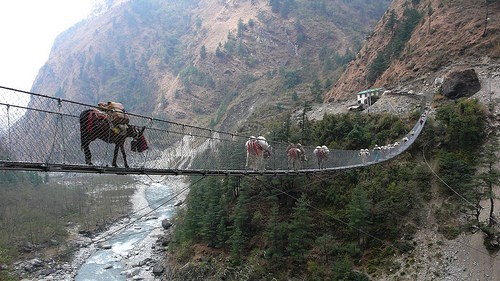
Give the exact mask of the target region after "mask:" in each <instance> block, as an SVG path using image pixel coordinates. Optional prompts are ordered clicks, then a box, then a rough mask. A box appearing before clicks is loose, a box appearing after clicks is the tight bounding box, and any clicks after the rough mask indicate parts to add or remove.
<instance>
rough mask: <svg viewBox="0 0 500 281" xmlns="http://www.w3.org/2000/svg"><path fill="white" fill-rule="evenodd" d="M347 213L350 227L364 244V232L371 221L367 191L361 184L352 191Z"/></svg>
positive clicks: (360, 242) (361, 243)
mask: <svg viewBox="0 0 500 281" xmlns="http://www.w3.org/2000/svg"><path fill="white" fill-rule="evenodd" d="M347 215H348V217H349V227H351V228H352V229H351V230H352V231H353V232H354V233H355V234H356V235H357V237H358V239H359V244H360V245H363V244H364V235H363V232H365V231H366V228H367V226H368V223H369V221H368V218H369V206H368V196H367V194H366V191H365V190H364V189H363V188H362V187H360V186H358V187H356V188H355V189H354V190H353V192H352V196H351V202H350V203H349V206H348V209H347Z"/></svg>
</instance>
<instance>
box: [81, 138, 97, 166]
mask: <svg viewBox="0 0 500 281" xmlns="http://www.w3.org/2000/svg"><path fill="white" fill-rule="evenodd" d="M82 149H83V154H85V164H87V165H94V164H92V153H90V148H89V144H88V143H85V144H83V145H82Z"/></svg>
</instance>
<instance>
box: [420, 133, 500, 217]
mask: <svg viewBox="0 0 500 281" xmlns="http://www.w3.org/2000/svg"><path fill="white" fill-rule="evenodd" d="M432 140H434V138H432V139H431V140H429V141H427V142H426V143H425V144H424V146H423V147H422V156H423V158H424V161H425V164H426V165H427V167H428V168H429V170H430V171H431V172H432V174H434V176H436V178H438V179H439V180H440V181H441V182H442V183H443V184H444V185H445V186H446V187H447V188H448V189H450V190H451V191H453V192H454V193H455V194H456V195H457V196H458V197H459V198H460V199H462V200H463V201H465V202H466V203H467V204H468V205H470V206H472V207H473V208H474V209H477V206H476V205H474V204H473V203H472V202H470V201H469V200H467V198H465V197H464V196H462V195H461V194H460V193H459V192H458V191H456V190H455V189H454V188H453V187H451V186H450V185H448V184H447V183H446V182H445V181H444V180H443V179H442V178H441V177H440V176H439V175H438V174H437V173H436V171H434V169H433V168H432V167H431V165H430V164H429V163H428V162H427V159H426V157H425V147H426V146H427V144H428V143H429V142H431V141H432ZM479 208H480V209H484V207H482V206H481V205H479ZM489 219H490V220H492V221H494V222H495V223H497V224H500V222H499V221H498V220H497V219H496V218H491V217H490V218H489Z"/></svg>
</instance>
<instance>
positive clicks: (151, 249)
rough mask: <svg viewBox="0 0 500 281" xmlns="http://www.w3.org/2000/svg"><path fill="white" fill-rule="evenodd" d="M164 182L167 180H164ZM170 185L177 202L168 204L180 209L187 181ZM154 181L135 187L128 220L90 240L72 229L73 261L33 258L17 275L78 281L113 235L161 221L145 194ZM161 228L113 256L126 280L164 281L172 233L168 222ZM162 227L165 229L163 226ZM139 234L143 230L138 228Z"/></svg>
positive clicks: (46, 280)
mask: <svg viewBox="0 0 500 281" xmlns="http://www.w3.org/2000/svg"><path fill="white" fill-rule="evenodd" d="M162 178H163V180H165V177H162ZM168 181H169V183H172V182H174V184H172V185H169V186H172V188H173V194H175V199H174V200H172V202H169V203H168V204H170V205H172V206H174V205H175V206H180V205H181V203H182V202H183V200H184V199H185V196H186V194H187V190H186V191H185V192H181V191H182V190H183V189H184V187H185V186H186V183H185V182H184V179H182V178H179V177H176V178H173V177H170V178H169V179H168ZM150 184H151V181H150V180H149V179H148V180H145V181H142V183H141V184H139V185H138V186H137V188H136V192H135V193H134V195H133V196H132V197H131V201H132V203H133V210H132V212H131V215H130V216H128V217H127V218H124V219H121V220H120V221H118V222H117V223H115V224H113V225H111V226H110V227H109V228H108V229H107V230H106V231H104V232H101V233H98V234H95V235H91V237H87V236H84V235H81V234H78V233H77V231H76V230H77V227H74V226H73V227H70V228H69V229H68V231H70V232H73V233H72V234H73V235H71V236H72V237H74V238H72V240H71V241H69V242H68V243H70V244H72V245H73V246H74V247H75V248H77V250H76V251H75V252H74V253H73V255H72V259H71V261H70V262H57V261H55V260H53V259H51V260H45V259H42V258H33V259H30V260H26V261H19V262H17V263H15V264H14V270H15V272H16V275H18V276H29V277H25V278H24V279H22V280H24V281H28V280H30V281H31V280H33V281H34V280H37V281H49V280H58V281H59V280H68V281H69V280H75V278H76V279H77V280H78V278H77V274H78V271H79V269H80V268H81V267H82V265H83V264H84V263H85V262H86V261H87V260H88V259H89V258H90V257H91V256H92V255H93V254H94V253H96V251H98V250H100V249H106V248H108V247H110V245H109V244H107V242H106V240H107V239H109V238H110V237H112V236H113V235H114V234H116V233H119V232H121V231H122V230H124V229H127V228H134V227H136V228H137V226H136V225H137V224H136V223H137V222H139V221H141V220H142V221H144V220H158V219H159V218H157V217H155V216H154V215H150V214H151V213H152V211H153V210H152V208H151V207H150V206H149V204H148V202H147V200H146V197H145V191H146V189H147V188H148V186H149V185H150ZM158 225H160V226H159V227H156V228H154V229H153V230H152V231H151V232H150V233H148V234H147V236H146V238H145V239H143V240H141V241H140V242H138V243H137V244H136V245H134V247H133V248H132V249H130V250H129V251H126V253H124V254H120V255H116V256H113V258H114V259H116V260H117V261H118V260H119V261H120V262H121V263H123V264H124V265H125V267H124V269H123V270H122V271H121V272H120V274H121V275H123V277H124V279H127V280H161V275H162V274H163V273H164V271H165V269H164V267H163V260H164V257H165V251H166V246H167V244H168V241H169V236H170V234H171V230H170V228H169V225H168V223H165V222H163V224H162V223H158ZM162 225H163V227H162ZM138 231H140V229H138ZM112 268H113V265H112V264H109V265H105V266H103V268H102V270H111V269H112Z"/></svg>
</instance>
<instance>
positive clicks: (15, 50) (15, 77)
mask: <svg viewBox="0 0 500 281" xmlns="http://www.w3.org/2000/svg"><path fill="white" fill-rule="evenodd" d="M94 2H95V0H1V1H0V38H1V39H0V86H4V87H9V88H14V89H18V90H24V91H30V90H31V86H32V85H33V82H34V81H35V78H36V76H37V74H38V71H39V70H40V68H42V66H43V65H44V64H45V63H46V62H47V60H48V58H49V54H50V49H51V48H52V44H53V43H54V40H55V39H56V37H57V35H59V34H60V33H62V32H64V31H65V30H67V29H68V28H70V27H71V26H73V25H74V24H76V23H78V22H79V21H81V20H83V19H85V18H86V17H87V16H88V15H89V14H90V12H91V10H92V6H93V3H94Z"/></svg>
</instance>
